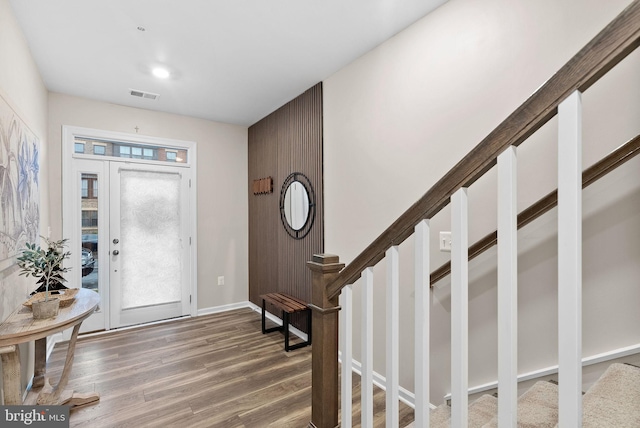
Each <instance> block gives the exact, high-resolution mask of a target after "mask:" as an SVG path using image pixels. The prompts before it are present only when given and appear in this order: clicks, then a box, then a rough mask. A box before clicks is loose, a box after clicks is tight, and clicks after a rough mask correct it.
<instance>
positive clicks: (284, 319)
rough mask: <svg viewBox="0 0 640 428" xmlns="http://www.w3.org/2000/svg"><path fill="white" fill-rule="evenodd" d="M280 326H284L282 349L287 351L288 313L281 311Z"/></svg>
mask: <svg viewBox="0 0 640 428" xmlns="http://www.w3.org/2000/svg"><path fill="white" fill-rule="evenodd" d="M282 326H283V327H284V351H285V352H289V313H288V312H285V311H282Z"/></svg>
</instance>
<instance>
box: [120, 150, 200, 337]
mask: <svg viewBox="0 0 640 428" xmlns="http://www.w3.org/2000/svg"><path fill="white" fill-rule="evenodd" d="M109 173H110V209H109V211H110V213H109V226H110V227H109V229H110V231H109V249H110V250H109V268H110V272H109V276H110V284H109V285H110V289H109V295H110V302H111V308H110V318H111V319H110V321H111V322H110V324H111V327H112V328H116V327H122V326H127V325H132V324H140V323H144V322H150V321H156V320H161V319H167V318H174V317H179V316H181V315H186V314H189V287H188V284H189V264H188V263H187V261H188V259H189V252H190V249H189V228H188V219H189V199H188V194H189V189H188V183H189V177H188V173H189V171H188V170H186V169H184V168H178V167H168V166H158V165H138V164H129V163H124V162H110V172H109Z"/></svg>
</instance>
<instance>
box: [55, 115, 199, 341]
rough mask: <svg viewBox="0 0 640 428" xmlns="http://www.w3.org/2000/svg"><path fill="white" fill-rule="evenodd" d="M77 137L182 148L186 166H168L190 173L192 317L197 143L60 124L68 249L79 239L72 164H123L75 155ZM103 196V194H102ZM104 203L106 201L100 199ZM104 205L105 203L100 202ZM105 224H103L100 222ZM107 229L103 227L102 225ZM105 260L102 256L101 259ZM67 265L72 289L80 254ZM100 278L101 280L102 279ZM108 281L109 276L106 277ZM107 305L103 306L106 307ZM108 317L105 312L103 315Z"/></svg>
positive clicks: (194, 306) (193, 311) (77, 282)
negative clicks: (84, 161)
mask: <svg viewBox="0 0 640 428" xmlns="http://www.w3.org/2000/svg"><path fill="white" fill-rule="evenodd" d="M76 137H89V138H95V139H102V140H107V141H122V142H128V143H136V144H148V145H152V146H157V147H172V148H177V149H185V150H187V152H188V156H187V162H186V163H176V164H174V163H171V164H170V165H171V166H180V167H183V168H189V169H190V171H191V181H190V186H189V206H190V207H191V208H190V215H189V217H190V218H189V232H190V233H189V235H190V244H191V245H190V248H191V253H190V255H191V257H190V266H189V267H188V269H189V273H190V275H189V276H190V278H191V290H190V291H191V303H190V315H191V316H192V317H195V316H197V314H198V276H197V259H198V257H197V256H198V252H197V248H198V242H197V224H198V216H197V211H198V210H197V182H196V177H197V170H196V164H197V163H196V153H197V144H196V142H193V141H183V140H173V139H166V138H159V137H151V136H146V135H140V134H128V133H123V132H114V131H104V130H99V129H92V128H82V127H76V126H67V125H63V127H62V236H63V237H65V238H68V239H69V246H70V248H71V249H73V248H79V247H80V242H81V239H82V237H81V236H80V235H81V231H80V228H79V227H78V225H79V224H80V221H81V218H80V215H81V210H80V209H78V206H79V204H80V202H79V201H80V194H79V189H76V188H75V186H74V184H73V183H74V178H75V177H74V171H76V170H77V168H74V162H75V160H76V159H91V160H101V159H102V160H115V161H120V162H122V161H123V158H120V157H109V156H96V155H87V154H78V153H75V152H74V140H75V138H76ZM126 161H127V162H131V163H141V164H150V165H164V166H166V165H167V162H161V161H153V160H143V159H126ZM101 196H102V195H101ZM103 200H106V199H103ZM103 204H104V203H103ZM103 223H104V222H103ZM103 227H106V226H103ZM108 239H109V237H108V234H106V233H104V234H102V240H103V243H102V245H103V246H102V248H110V245H109V242H108ZM103 258H105V257H103ZM68 265H69V266H70V267H71V268H72V269H71V271H70V272H68V274H67V275H66V277H67V280H68V284H67V286H69V287H71V288H77V287H80V286H81V283H82V281H81V272H82V268H81V266H82V264H81V254H80V253H79V252H78V251H73V250H72V254H71V259H70V260H69V263H68ZM101 279H102V278H101ZM107 281H108V277H107ZM105 285H106V284H105ZM102 298H103V299H104V300H108V294H107V295H106V296H105V295H103V296H102ZM105 305H106V306H105ZM101 306H103V307H104V309H103V311H104V310H105V309H108V301H105V302H101ZM105 313H107V314H108V312H105ZM110 328H111V326H110V325H109V317H108V316H106V317H105V329H106V330H109V329H110Z"/></svg>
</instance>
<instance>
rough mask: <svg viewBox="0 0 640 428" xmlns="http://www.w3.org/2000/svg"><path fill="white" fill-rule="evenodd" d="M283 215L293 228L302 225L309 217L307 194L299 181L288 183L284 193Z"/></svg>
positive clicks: (300, 227)
mask: <svg viewBox="0 0 640 428" xmlns="http://www.w3.org/2000/svg"><path fill="white" fill-rule="evenodd" d="M284 217H285V219H286V220H287V223H289V226H291V228H292V229H293V230H300V229H302V228H303V227H304V224H305V223H306V222H307V218H308V217H309V194H308V193H307V189H305V187H304V185H303V184H302V183H301V182H299V181H293V182H292V183H291V184H289V187H288V188H287V191H286V192H285V194H284Z"/></svg>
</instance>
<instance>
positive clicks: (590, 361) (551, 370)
mask: <svg viewBox="0 0 640 428" xmlns="http://www.w3.org/2000/svg"><path fill="white" fill-rule="evenodd" d="M636 354H640V343H638V344H637V345H632V346H627V347H625V348H619V349H614V350H612V351H609V352H603V353H602V354H597V355H593V356H591V357H586V358H583V359H582V367H587V366H591V365H594V364H600V363H606V362H607V361H614V360H617V359H620V358H624V357H628V356H630V355H636ZM557 373H558V366H550V367H545V368H544V369H540V370H534V371H531V372H528V373H523V374H521V375H519V376H518V383H521V382H526V381H529V380H534V379H539V378H542V377H545V376H550V375H554V374H557ZM496 388H498V382H497V381H495V382H489V383H484V384H482V385H478V386H474V387H472V388H469V395H475V394H480V393H483V392H487V391H491V390H494V389H496ZM450 399H451V394H447V395H445V396H444V400H445V401H449V400H450Z"/></svg>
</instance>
